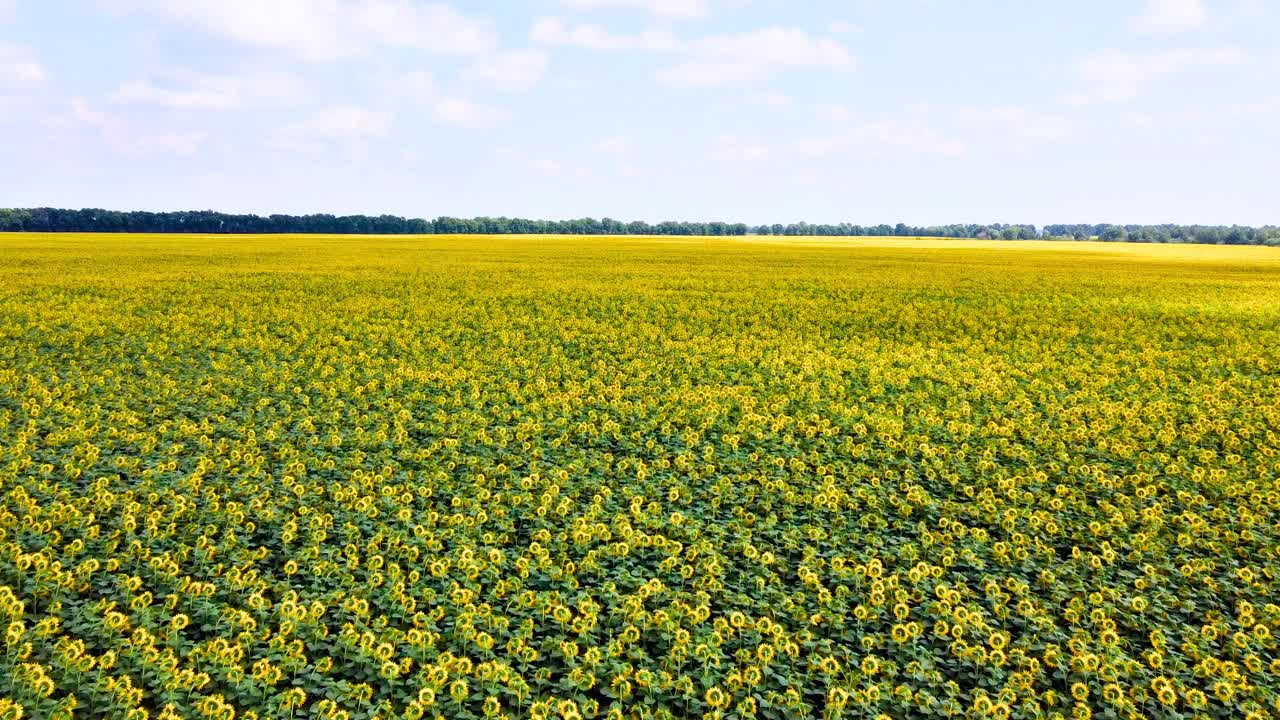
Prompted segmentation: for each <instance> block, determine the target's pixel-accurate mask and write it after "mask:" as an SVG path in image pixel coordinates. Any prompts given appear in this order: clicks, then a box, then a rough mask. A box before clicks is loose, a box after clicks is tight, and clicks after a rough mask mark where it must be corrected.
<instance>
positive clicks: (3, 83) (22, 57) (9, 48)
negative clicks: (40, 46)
mask: <svg viewBox="0 0 1280 720" xmlns="http://www.w3.org/2000/svg"><path fill="white" fill-rule="evenodd" d="M48 77H49V73H48V71H46V70H45V68H44V65H42V64H40V61H39V60H37V59H36V57H35V55H34V54H33V53H32V52H31V51H30V50H28V49H27V48H24V47H21V46H19V45H8V44H5V43H0V88H8V89H14V88H30V87H35V86H37V85H43V84H44V82H45V81H46V80H47V79H48Z"/></svg>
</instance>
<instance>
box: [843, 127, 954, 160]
mask: <svg viewBox="0 0 1280 720" xmlns="http://www.w3.org/2000/svg"><path fill="white" fill-rule="evenodd" d="M850 139H851V140H852V141H853V144H854V147H855V149H858V150H862V151H867V152H873V153H878V152H881V151H883V150H884V149H887V148H897V149H902V150H907V151H909V152H914V153H919V154H923V155H943V156H946V157H957V156H960V155H963V154H964V153H965V151H966V150H967V148H968V143H966V142H965V141H964V140H960V139H958V138H953V137H948V136H946V135H943V134H941V133H939V132H937V131H936V130H934V129H932V128H930V127H927V126H924V125H920V124H915V123H899V122H890V121H881V122H874V123H868V124H866V125H861V126H859V127H856V128H854V129H853V132H852V133H851V134H850Z"/></svg>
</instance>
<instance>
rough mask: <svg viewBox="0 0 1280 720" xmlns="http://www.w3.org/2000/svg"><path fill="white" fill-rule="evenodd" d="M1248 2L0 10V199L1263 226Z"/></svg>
mask: <svg viewBox="0 0 1280 720" xmlns="http://www.w3.org/2000/svg"><path fill="white" fill-rule="evenodd" d="M1278 128H1280V3H1278V2H1277V0H1105V1H1104V0H1074V1H1072V2H1064V1H1061V0H845V1H843V2H834V1H833V2H820V1H818V0H808V1H804V2H801V1H799V0H503V1H501V2H499V1H498V0H492V1H481V0H473V1H466V0H453V1H452V2H426V1H425V0H0V155H3V157H4V158H5V163H4V165H5V172H4V173H3V175H2V176H0V206H16V207H25V206H36V205H52V206H59V207H82V206H92V207H110V208H116V209H153V210H174V209H192V208H212V209H218V210H226V211H238V212H259V213H267V212H336V213H370V214H376V213H382V212H389V213H395V214H402V215H409V216H420V217H432V216H436V215H441V214H448V215H459V216H471V215H514V216H524V217H543V218H565V217H581V216H586V215H590V216H594V217H601V216H609V217H614V218H618V219H625V220H631V219H644V220H650V221H657V220H664V219H688V220H711V219H723V220H733V221H744V222H752V223H757V222H775V221H777V222H788V221H798V220H808V221H810V222H840V221H850V222H857V223H879V222H889V223H894V222H898V221H903V222H908V223H913V224H929V223H946V222H1033V223H1037V224H1043V223H1048V222H1183V223H1194V222H1199V223H1227V224H1230V223H1241V224H1264V223H1272V224H1275V223H1280V202H1277V201H1276V199H1275V198H1276V196H1277V190H1276V189H1277V188H1280V162H1277V160H1280V129H1278Z"/></svg>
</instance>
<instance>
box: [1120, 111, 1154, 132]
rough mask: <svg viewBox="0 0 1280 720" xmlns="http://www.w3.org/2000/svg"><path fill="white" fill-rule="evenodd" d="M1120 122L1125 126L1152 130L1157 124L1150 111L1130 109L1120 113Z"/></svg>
mask: <svg viewBox="0 0 1280 720" xmlns="http://www.w3.org/2000/svg"><path fill="white" fill-rule="evenodd" d="M1120 122H1122V123H1123V124H1124V125H1125V127H1131V128H1135V129H1138V130H1150V129H1151V128H1153V127H1155V126H1156V119H1155V118H1154V117H1152V116H1151V115H1150V114H1149V113H1144V112H1134V111H1128V112H1123V113H1121V114H1120Z"/></svg>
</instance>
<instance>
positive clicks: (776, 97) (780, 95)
mask: <svg viewBox="0 0 1280 720" xmlns="http://www.w3.org/2000/svg"><path fill="white" fill-rule="evenodd" d="M746 102H747V103H748V104H750V105H764V106H765V107H771V108H785V107H791V96H790V95H787V94H786V93H784V92H780V91H778V90H767V91H765V92H759V93H752V94H750V95H748V96H747V97H746Z"/></svg>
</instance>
